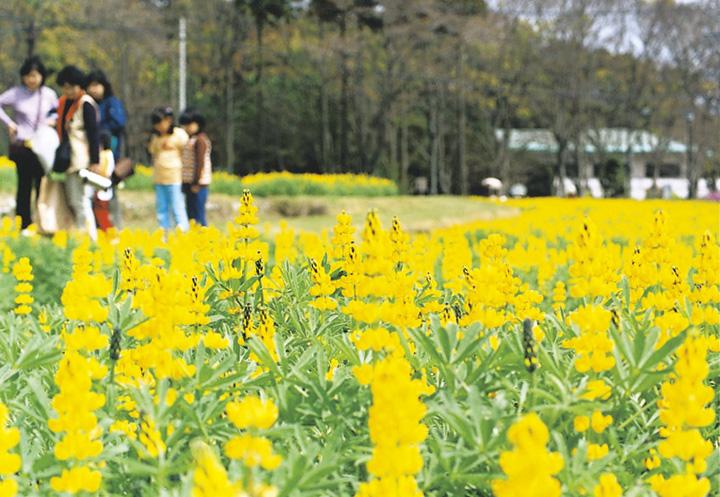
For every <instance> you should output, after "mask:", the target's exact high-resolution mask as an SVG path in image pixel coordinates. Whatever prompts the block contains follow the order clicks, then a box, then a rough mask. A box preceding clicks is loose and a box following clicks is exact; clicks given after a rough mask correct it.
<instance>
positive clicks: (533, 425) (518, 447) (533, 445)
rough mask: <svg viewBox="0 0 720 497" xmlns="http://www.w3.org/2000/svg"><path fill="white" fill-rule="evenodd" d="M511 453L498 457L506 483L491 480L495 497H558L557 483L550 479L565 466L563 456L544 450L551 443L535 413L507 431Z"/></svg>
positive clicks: (559, 489)
mask: <svg viewBox="0 0 720 497" xmlns="http://www.w3.org/2000/svg"><path fill="white" fill-rule="evenodd" d="M507 437H508V440H509V441H510V442H511V443H512V444H513V450H511V451H505V452H502V453H501V454H500V467H501V468H502V470H503V472H504V473H505V474H506V475H507V478H506V479H503V480H493V481H492V491H493V494H494V495H495V497H516V496H518V495H523V496H526V497H559V496H560V493H561V487H560V482H559V481H558V480H557V479H556V478H554V477H553V475H555V474H557V473H558V472H559V471H560V470H561V469H562V468H563V466H564V461H563V458H562V456H561V455H560V454H559V453H557V452H549V451H548V450H547V448H546V447H545V446H546V445H547V443H548V440H549V439H550V434H549V432H548V429H547V427H546V426H545V424H544V423H543V422H542V420H541V419H540V417H539V416H538V415H537V414H535V413H530V414H526V415H525V416H523V417H522V418H521V419H520V420H518V421H517V422H516V423H515V424H513V425H512V426H511V427H510V429H509V430H508V435H507Z"/></svg>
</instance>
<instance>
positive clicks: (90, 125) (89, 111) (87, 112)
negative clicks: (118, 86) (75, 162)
mask: <svg viewBox="0 0 720 497" xmlns="http://www.w3.org/2000/svg"><path fill="white" fill-rule="evenodd" d="M82 113H83V122H84V123H85V133H86V135H87V141H88V147H89V148H90V164H91V165H93V164H99V163H100V130H99V128H98V122H97V112H96V111H95V107H93V105H92V104H91V103H90V102H84V103H83V106H82Z"/></svg>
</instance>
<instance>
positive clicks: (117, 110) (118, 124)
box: [108, 97, 127, 135]
mask: <svg viewBox="0 0 720 497" xmlns="http://www.w3.org/2000/svg"><path fill="white" fill-rule="evenodd" d="M110 98H111V100H110V102H109V105H108V121H109V123H108V124H109V126H108V127H109V128H110V132H111V133H112V134H113V135H118V134H120V132H121V131H122V130H123V128H125V124H126V123H127V118H126V116H125V109H124V108H123V105H122V102H120V100H118V99H117V98H115V97H110Z"/></svg>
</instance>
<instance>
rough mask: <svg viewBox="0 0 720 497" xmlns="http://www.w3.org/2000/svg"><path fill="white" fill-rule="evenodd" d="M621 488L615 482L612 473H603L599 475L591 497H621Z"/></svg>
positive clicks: (615, 478)
mask: <svg viewBox="0 0 720 497" xmlns="http://www.w3.org/2000/svg"><path fill="white" fill-rule="evenodd" d="M621 496H622V487H621V486H620V484H619V483H618V481H617V477H616V476H615V475H614V474H612V473H603V474H601V475H600V479H599V480H598V484H597V485H596V486H595V488H594V489H593V497H621Z"/></svg>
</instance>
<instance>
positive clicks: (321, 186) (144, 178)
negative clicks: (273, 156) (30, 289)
mask: <svg viewBox="0 0 720 497" xmlns="http://www.w3.org/2000/svg"><path fill="white" fill-rule="evenodd" d="M135 172H136V174H135V175H134V176H131V177H130V178H128V179H127V180H126V181H125V183H124V185H123V186H124V187H125V188H127V189H128V190H133V191H153V179H152V167H148V166H143V165H138V166H137V167H136V169H135ZM15 184H16V174H15V163H14V162H12V161H10V159H9V158H8V157H7V156H1V155H0V192H2V191H7V192H12V191H14V190H15ZM246 188H250V189H252V191H253V193H254V195H256V196H258V197H268V196H273V195H285V196H298V195H320V196H323V195H324V196H366V197H380V196H388V195H397V194H398V192H399V189H398V186H397V184H395V182H394V181H392V180H389V179H387V178H380V177H376V176H369V175H366V174H350V173H343V174H312V173H289V172H286V171H282V172H270V173H255V174H247V175H245V176H242V177H240V176H237V175H235V174H231V173H228V172H226V171H214V172H213V180H212V186H211V187H210V189H211V190H212V192H213V193H224V194H226V195H237V196H240V195H242V192H243V190H244V189H246Z"/></svg>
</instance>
